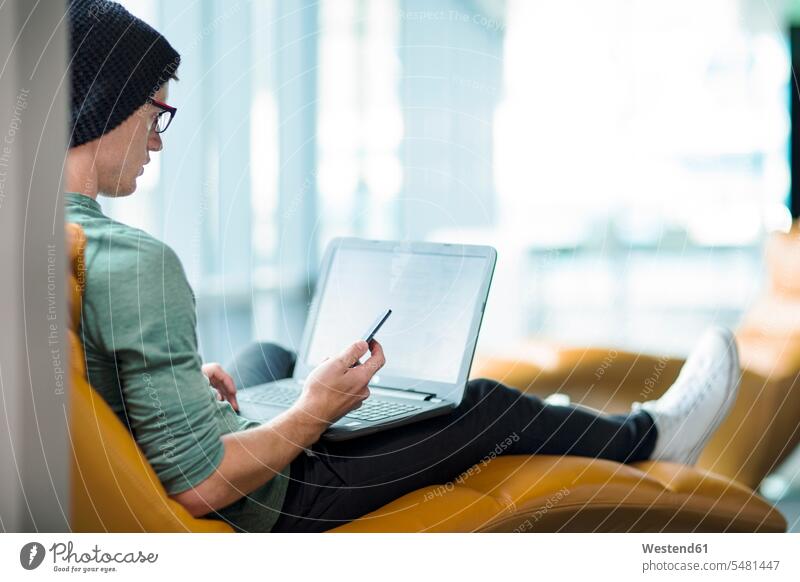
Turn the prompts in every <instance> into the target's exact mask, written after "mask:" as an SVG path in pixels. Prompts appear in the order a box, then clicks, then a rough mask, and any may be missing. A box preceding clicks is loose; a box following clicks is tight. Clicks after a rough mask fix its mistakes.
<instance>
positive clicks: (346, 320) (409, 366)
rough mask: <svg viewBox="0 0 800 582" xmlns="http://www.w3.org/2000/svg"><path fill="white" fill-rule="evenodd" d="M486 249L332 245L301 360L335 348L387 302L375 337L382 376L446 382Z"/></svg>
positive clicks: (459, 353)
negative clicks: (451, 251) (452, 251)
mask: <svg viewBox="0 0 800 582" xmlns="http://www.w3.org/2000/svg"><path fill="white" fill-rule="evenodd" d="M486 261H487V259H486V258H485V257H480V256H470V255H448V254H436V253H418V252H414V253H411V252H407V251H403V250H397V249H395V250H367V249H350V248H339V249H338V250H337V251H336V254H335V256H334V257H333V261H332V263H331V267H330V272H329V273H328V278H327V281H326V284H325V286H326V288H325V289H324V291H323V293H322V294H321V302H320V305H319V311H318V314H317V322H316V326H315V328H314V330H313V332H312V334H311V340H310V344H309V349H308V357H307V360H308V362H307V363H308V364H310V365H311V366H316V365H317V364H319V363H320V362H322V360H323V359H325V357H326V356H334V355H337V354H339V353H340V352H341V351H342V349H343V348H345V347H346V346H348V345H350V344H351V343H352V342H354V341H356V340H357V339H359V338H360V337H361V336H362V334H363V333H364V332H365V331H366V330H367V327H369V325H370V324H371V323H372V322H373V321H374V320H375V318H376V317H377V316H378V315H379V314H380V313H381V312H382V311H385V310H386V309H391V310H392V315H391V316H390V317H389V319H388V320H387V321H386V323H385V324H384V325H383V327H382V328H381V329H380V331H379V332H378V333H377V335H376V336H375V338H376V339H377V340H378V341H379V342H380V343H381V345H382V346H383V349H384V353H385V354H386V365H385V366H384V367H383V369H382V370H381V371H380V372H379V374H385V375H387V376H397V377H402V378H418V379H420V380H429V381H435V382H447V383H453V382H455V381H456V380H457V379H458V373H459V369H460V367H461V361H462V358H463V356H464V348H465V346H466V344H467V339H468V335H469V330H470V324H471V322H472V318H473V316H474V314H475V310H476V307H477V306H476V304H477V302H478V300H479V299H478V294H479V291H480V287H481V282H482V280H483V277H484V273H485V271H486Z"/></svg>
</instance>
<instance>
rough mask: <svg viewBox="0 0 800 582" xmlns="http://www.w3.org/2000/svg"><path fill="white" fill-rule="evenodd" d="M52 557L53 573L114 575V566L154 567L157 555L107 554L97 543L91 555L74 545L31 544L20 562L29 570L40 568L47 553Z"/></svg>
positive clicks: (24, 551)
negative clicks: (137, 565)
mask: <svg viewBox="0 0 800 582" xmlns="http://www.w3.org/2000/svg"><path fill="white" fill-rule="evenodd" d="M48 552H49V553H50V556H52V558H53V571H54V572H81V573H83V574H87V573H89V572H101V573H104V574H105V573H109V572H115V571H116V570H117V567H116V566H115V564H154V563H155V562H156V561H157V560H158V554H155V553H152V552H151V553H149V554H145V553H144V552H142V551H141V550H139V551H136V552H104V551H103V550H102V549H100V547H99V546H98V545H96V544H95V546H94V547H93V548H91V549H90V550H89V551H88V552H76V551H75V549H74V546H73V544H72V542H67V543H61V542H57V543H55V544H53V545H52V546H50V548H49V549H48V550H45V547H44V546H43V545H42V544H40V543H38V542H29V543H27V544H25V545H24V546H22V549H21V550H20V551H19V563H20V565H21V566H22V567H23V568H25V569H26V570H34V569H36V568H38V567H39V566H41V564H42V562H43V561H44V558H45V556H46V555H47V553H48Z"/></svg>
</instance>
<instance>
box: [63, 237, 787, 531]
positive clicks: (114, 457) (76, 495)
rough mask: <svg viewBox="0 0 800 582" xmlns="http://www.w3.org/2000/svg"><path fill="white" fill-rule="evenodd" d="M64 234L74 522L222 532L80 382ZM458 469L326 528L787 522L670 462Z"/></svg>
mask: <svg viewBox="0 0 800 582" xmlns="http://www.w3.org/2000/svg"><path fill="white" fill-rule="evenodd" d="M68 235H69V241H70V244H69V247H70V252H71V261H72V266H73V269H72V275H71V279H70V285H69V288H70V290H71V293H70V306H71V307H70V309H71V319H72V324H73V325H71V329H70V332H69V336H70V347H71V355H70V361H71V393H70V435H69V437H70V439H71V444H72V451H73V463H72V499H71V510H72V529H73V531H76V532H89V531H111V532H181V531H192V532H232V531H233V530H232V528H231V527H230V526H228V524H226V523H224V522H222V521H218V520H211V519H197V518H193V517H192V516H191V515H189V513H188V512H187V511H186V510H185V509H184V508H183V507H182V506H181V505H179V504H178V503H176V502H174V501H172V500H171V499H170V498H169V497H167V495H166V492H165V490H164V488H163V487H162V485H161V483H160V482H159V480H158V478H157V476H156V474H155V472H154V471H153V469H152V468H151V467H150V465H149V464H148V462H147V459H146V458H145V456H144V455H143V453H142V452H141V450H140V449H139V447H138V446H137V445H136V442H135V441H134V439H133V438H132V436H131V435H130V433H129V432H128V431H127V429H126V428H125V427H124V426H123V424H122V423H121V422H120V421H119V419H118V418H117V417H116V415H114V413H113V412H112V411H111V409H110V408H109V407H108V405H107V404H106V403H105V401H104V400H103V399H102V398H101V397H100V396H99V395H98V394H97V392H95V391H94V389H92V387H91V386H89V384H88V383H87V381H86V373H85V368H84V365H83V361H84V358H83V350H82V346H81V343H80V341H79V339H78V336H77V333H76V332H77V322H79V321H80V305H81V302H80V293H81V291H82V284H83V269H82V261H83V249H84V247H85V238H84V235H83V232H82V231H81V230H80V228H79V227H77V226H76V225H68ZM600 353H602V352H598V353H597V354H595V356H598V355H600ZM476 364H477V365H476V371H475V373H476V374H479V375H487V372H492V371H496V372H497V373H496V374H492V375H493V376H494V377H497V378H500V379H502V380H504V381H506V382H507V383H510V384H512V385H517V386H523V387H524V388H526V389H527V388H529V387H533V386H539V385H540V384H541V382H542V379H543V378H544V379H550V380H551V382H550V383H549V386H553V385H556V384H559V382H562V383H563V382H564V381H565V377H566V376H567V375H565V374H564V373H563V370H561V369H560V367H557V368H559V369H558V370H555V369H554V370H545V369H543V368H542V367H541V366H539V367H537V366H536V365H534V364H531V363H530V362H524V361H519V362H506V361H503V360H493V359H484V360H482V361H479V362H477V363H476ZM568 367H569V366H568ZM576 370H578V372H579V373H582V372H581V371H582V370H583V371H585V369H584V368H583V367H581V366H578V367H577V368H576ZM554 382H555V384H554ZM541 385H543V386H547V385H548V383H544V384H541ZM629 404H630V401H628V405H629ZM466 473H467V477H466V478H465V479H463V480H459V481H458V483H442V484H440V485H437V486H433V487H429V488H424V489H420V490H418V491H413V492H411V493H408V494H407V495H404V496H402V497H400V498H399V499H396V500H395V501H393V502H391V503H389V504H388V505H386V506H384V507H382V508H380V509H378V510H376V511H374V512H372V513H370V514H367V515H365V516H363V517H361V518H360V519H357V520H355V521H353V522H351V523H348V524H346V525H344V526H341V527H338V528H336V529H335V530H332V531H337V532H338V531H341V532H427V531H431V532H433V531H447V532H469V531H506V532H508V531H519V532H542V531H578V532H580V531H606V532H608V531H648V532H649V531H742V532H756V531H765V532H781V531H785V530H786V521H785V520H784V518H783V516H781V514H780V513H779V512H778V511H777V510H775V509H774V508H773V507H772V506H771V505H769V504H768V503H767V502H766V501H764V500H763V499H762V498H760V497H759V496H758V495H756V494H755V493H753V491H751V490H750V489H748V488H747V487H745V486H743V485H741V484H739V483H737V482H735V481H732V480H730V479H728V478H726V477H723V476H722V475H719V474H714V473H711V472H708V471H704V470H698V469H695V468H690V467H685V466H681V465H677V464H674V463H663V462H651V461H648V462H641V463H634V464H630V465H623V464H619V463H615V462H612V461H605V460H597V459H588V458H582V457H555V456H544V455H535V456H526V455H514V456H500V457H496V458H494V459H493V460H491V461H490V462H489V463H488V464H486V465H485V466H484V465H476V466H475V467H473V468H472V470H470V471H467V472H466Z"/></svg>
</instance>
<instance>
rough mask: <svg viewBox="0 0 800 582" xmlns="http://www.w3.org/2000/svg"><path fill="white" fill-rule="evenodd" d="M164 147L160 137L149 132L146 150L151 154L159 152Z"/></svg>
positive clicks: (153, 132)
mask: <svg viewBox="0 0 800 582" xmlns="http://www.w3.org/2000/svg"><path fill="white" fill-rule="evenodd" d="M163 147H164V142H162V141H161V136H160V135H159V134H157V133H156V132H155V131H151V132H150V138H149V139H148V140H147V149H148V150H150V151H151V152H160V151H161V148H163Z"/></svg>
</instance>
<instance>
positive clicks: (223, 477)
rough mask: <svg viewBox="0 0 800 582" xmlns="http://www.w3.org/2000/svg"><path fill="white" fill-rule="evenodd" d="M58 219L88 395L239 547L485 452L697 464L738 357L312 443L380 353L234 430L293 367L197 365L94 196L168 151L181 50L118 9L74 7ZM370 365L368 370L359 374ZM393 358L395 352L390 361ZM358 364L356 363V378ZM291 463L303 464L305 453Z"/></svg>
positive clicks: (162, 256) (192, 327)
mask: <svg viewBox="0 0 800 582" xmlns="http://www.w3.org/2000/svg"><path fill="white" fill-rule="evenodd" d="M69 18H70V24H71V55H72V59H71V69H72V70H71V78H72V128H71V129H72V133H71V142H70V149H69V151H68V152H67V155H66V159H65V187H66V188H65V189H66V190H67V194H66V204H67V218H68V220H69V221H72V222H77V223H79V224H80V225H81V226H82V227H83V228H84V231H85V232H86V235H87V238H88V245H87V248H86V257H85V265H86V285H85V292H84V304H83V319H82V321H81V335H82V340H83V343H84V347H85V351H86V361H87V370H88V375H89V380H90V381H91V383H92V385H93V386H94V387H95V388H96V389H97V390H98V391H99V392H100V393H101V395H102V396H103V397H104V398H105V400H106V401H107V402H108V403H109V404H110V406H111V407H112V408H113V409H114V411H115V412H116V413H117V415H118V416H119V417H120V419H121V420H122V421H123V422H124V423H125V424H126V425H127V426H128V427H129V428H130V430H131V432H132V434H133V436H134V437H135V438H136V440H137V442H138V443H139V446H140V447H141V448H142V450H143V451H144V453H145V455H146V456H147V458H148V460H149V462H150V463H151V464H152V466H153V468H154V469H155V471H156V473H157V474H158V477H159V479H160V480H161V481H162V483H163V484H164V487H165V488H166V490H167V493H168V494H169V495H170V496H171V497H172V498H173V499H175V500H176V501H178V502H179V503H180V504H182V505H183V506H184V507H186V509H187V510H188V511H189V512H190V513H191V514H192V515H194V516H209V517H215V518H221V519H225V520H227V521H228V522H229V523H231V524H232V525H233V526H234V527H235V528H236V529H237V530H238V531H324V530H327V529H330V528H332V527H335V526H337V525H340V524H342V523H345V522H347V521H350V520H353V519H356V518H358V517H360V516H361V515H364V514H365V513H367V512H369V511H372V510H374V509H376V508H378V507H380V506H381V505H383V504H385V503H387V502H389V501H391V500H392V499H396V498H397V497H399V496H401V495H402V494H404V493H406V492H408V491H412V490H415V489H417V488H420V487H423V486H426V485H430V484H434V483H442V482H447V481H449V480H451V479H453V478H455V477H456V476H458V475H459V474H460V473H462V472H463V471H464V470H466V469H468V468H469V467H471V466H472V465H473V464H475V463H476V462H478V461H480V460H481V459H483V458H484V457H485V456H486V455H487V454H489V452H490V451H492V450H496V447H497V445H498V443H505V444H507V446H506V448H505V449H504V450H503V454H535V453H542V454H555V455H567V454H571V455H582V456H589V457H597V458H605V459H613V460H616V461H620V462H630V461H637V460H643V459H648V458H650V459H664V460H670V461H676V462H681V463H687V464H693V463H694V462H695V461H696V460H697V458H698V456H699V454H700V452H701V451H702V448H703V446H704V445H705V443H706V442H707V440H708V438H709V437H710V435H711V434H712V433H713V432H714V430H715V429H716V428H717V426H718V425H719V423H720V422H721V421H722V420H723V419H724V417H725V416H726V414H727V412H728V410H729V409H730V407H731V405H732V403H733V401H734V400H735V395H736V391H737V387H738V376H739V368H738V357H737V353H736V346H735V343H734V340H733V337H732V335H731V334H730V332H728V331H726V330H711V331H710V332H708V333H707V334H706V335H705V336H704V337H703V339H702V340H701V342H700V344H699V345H698V347H697V348H696V349H695V351H694V352H693V354H692V355H691V356H690V358H689V359H688V360H687V363H686V365H685V366H684V368H683V370H682V372H681V375H680V377H679V379H678V381H677V382H676V383H675V384H674V385H673V386H672V387H671V388H670V389H669V391H668V392H667V393H666V395H665V396H664V397H662V398H661V399H659V400H656V401H651V402H645V403H644V404H639V403H635V404H634V407H633V410H632V411H631V413H630V414H628V415H619V416H607V415H602V414H593V413H590V412H587V411H586V410H585V409H582V408H574V407H569V406H552V405H547V404H545V403H543V402H542V401H541V400H539V399H538V398H536V397H533V396H529V395H524V394H522V393H520V392H519V391H516V390H514V389H511V388H508V387H505V386H503V385H502V384H499V383H498V382H494V381H491V380H485V379H482V380H475V381H471V382H470V383H469V385H468V387H467V390H466V394H465V397H464V400H463V402H462V404H461V405H460V406H459V407H458V408H457V409H455V410H453V411H452V412H451V413H449V414H448V415H445V416H441V417H438V418H433V419H428V420H425V421H422V422H419V423H416V424H413V425H410V426H406V427H402V428H396V429H393V430H388V431H385V432H383V433H379V434H376V435H371V436H368V437H364V438H360V439H355V440H352V441H346V442H339V443H326V442H324V441H320V436H321V435H322V433H323V432H324V431H325V429H326V428H327V427H328V426H329V425H330V424H331V423H332V422H334V421H336V420H337V419H339V418H341V417H342V416H344V415H345V414H346V413H348V412H349V411H352V410H354V409H356V408H358V407H359V406H360V405H361V403H362V402H363V401H364V399H365V398H367V397H368V396H369V388H368V384H369V381H370V379H371V378H372V376H373V374H374V373H375V372H376V371H377V370H378V369H380V368H381V366H383V364H384V362H385V356H384V354H383V350H382V348H381V346H380V344H379V343H378V342H373V343H372V344H370V345H369V346H368V345H367V344H366V343H365V342H363V341H358V342H355V343H353V344H351V345H350V346H347V347H345V348H344V349H343V350H342V352H341V353H340V354H338V355H334V356H332V357H330V358H328V359H327V360H326V361H325V362H323V363H322V364H321V365H320V366H319V367H318V368H316V369H315V370H314V371H313V373H312V374H311V375H310V377H309V378H308V380H307V382H306V384H305V387H304V389H303V392H302V395H301V397H300V398H299V400H298V401H297V402H296V403H295V404H294V406H292V407H291V408H290V409H289V410H287V411H286V412H284V413H283V414H281V415H280V416H278V417H277V418H275V419H274V420H272V421H270V422H268V423H264V424H260V423H258V422H255V421H251V420H248V419H245V418H242V417H241V416H239V415H238V414H237V413H236V411H237V409H238V405H237V402H236V390H237V386H238V387H246V386H250V385H255V384H259V383H263V382H266V381H270V380H273V379H277V378H282V377H287V376H289V375H290V374H291V371H292V367H293V365H294V354H292V353H290V352H288V351H286V350H284V349H282V348H280V347H278V346H275V345H271V344H255V345H253V346H250V347H249V348H248V349H246V350H245V351H244V352H243V353H242V354H241V355H240V356H239V357H238V358H237V360H236V361H235V362H234V363H233V364H232V365H231V366H230V367H229V368H228V369H229V370H232V371H233V372H234V374H235V375H236V377H237V382H234V380H233V378H232V377H231V376H230V375H229V374H228V373H227V372H226V371H225V369H223V368H222V367H221V366H219V365H218V364H206V365H203V364H202V361H201V358H200V355H199V354H198V351H197V336H196V316H195V303H194V295H193V293H192V290H191V288H190V287H189V284H188V282H187V280H186V277H185V275H184V272H183V269H182V266H181V262H180V260H179V259H178V257H177V256H176V255H175V253H174V252H173V251H172V249H170V248H169V247H168V246H166V245H165V244H164V243H162V242H160V241H158V240H156V239H154V238H153V237H152V236H150V235H148V234H147V233H145V232H142V231H140V230H137V229H134V228H131V227H128V226H126V225H124V224H121V223H119V222H116V221H113V220H111V219H110V218H108V217H107V216H105V215H104V214H103V212H102V208H101V206H100V204H99V203H98V202H97V198H98V196H99V195H101V194H102V195H105V196H116V197H119V196H127V195H130V194H132V193H133V192H134V191H135V190H136V180H137V178H138V176H140V175H141V174H142V172H143V171H144V166H145V165H146V164H147V163H148V162H149V160H150V153H151V152H158V151H160V150H161V148H162V147H163V145H164V144H163V142H162V137H161V136H162V133H163V132H164V131H165V130H166V129H167V127H168V125H169V123H170V121H171V120H172V117H173V116H174V115H175V112H176V109H175V108H174V107H172V106H170V105H168V104H167V102H168V100H169V96H168V85H169V81H170V79H173V80H174V79H176V75H175V73H176V70H177V67H178V64H179V62H180V57H179V55H178V54H177V52H176V51H175V50H174V49H173V48H172V47H171V46H170V45H169V43H168V42H167V41H166V40H165V39H164V38H163V37H162V36H161V35H160V34H159V33H157V32H156V31H155V30H153V29H152V28H151V27H149V26H148V25H147V24H145V23H143V22H142V21H140V20H138V19H136V18H134V17H133V16H131V15H130V14H129V13H128V12H127V11H126V10H125V9H124V8H122V7H121V6H119V5H118V4H115V3H112V2H101V3H98V2H97V0H74V1H72V2H71V3H70V5H69ZM368 350H369V351H370V356H369V358H368V359H367V360H366V361H365V362H364V363H363V364H358V363H357V362H358V361H359V359H360V358H361V357H362V356H364V355H366V352H367V351H368ZM388 357H391V354H388ZM354 364H356V365H355V366H354V367H351V366H353V365H354ZM301 453H303V454H301Z"/></svg>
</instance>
